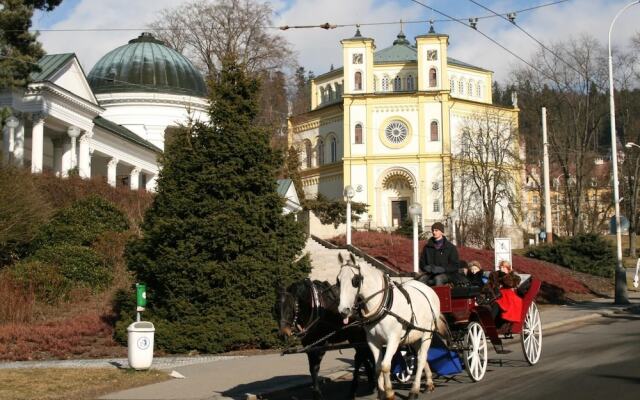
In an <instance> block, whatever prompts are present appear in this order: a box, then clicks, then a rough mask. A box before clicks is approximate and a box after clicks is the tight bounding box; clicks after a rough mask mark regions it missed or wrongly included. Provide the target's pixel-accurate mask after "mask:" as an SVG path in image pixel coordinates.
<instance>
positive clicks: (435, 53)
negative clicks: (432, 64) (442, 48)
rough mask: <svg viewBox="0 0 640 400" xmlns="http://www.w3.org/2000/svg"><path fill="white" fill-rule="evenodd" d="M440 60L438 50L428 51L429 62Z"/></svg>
mask: <svg viewBox="0 0 640 400" xmlns="http://www.w3.org/2000/svg"><path fill="white" fill-rule="evenodd" d="M437 59H438V50H427V61H436V60H437Z"/></svg>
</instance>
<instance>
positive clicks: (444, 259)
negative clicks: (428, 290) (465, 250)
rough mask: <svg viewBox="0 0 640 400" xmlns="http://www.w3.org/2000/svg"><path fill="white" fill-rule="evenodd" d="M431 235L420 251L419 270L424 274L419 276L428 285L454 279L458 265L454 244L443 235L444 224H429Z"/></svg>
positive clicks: (444, 282)
mask: <svg viewBox="0 0 640 400" xmlns="http://www.w3.org/2000/svg"><path fill="white" fill-rule="evenodd" d="M431 233H432V234H433V236H432V237H430V238H429V240H428V241H427V244H425V245H424V247H423V248H422V253H420V271H422V272H424V275H423V276H422V277H421V278H419V279H420V280H421V281H423V282H425V283H426V284H427V285H429V286H434V285H444V284H446V283H448V282H449V281H451V280H455V276H456V275H457V274H458V268H459V267H460V261H459V259H458V250H457V249H456V246H455V245H454V244H453V243H451V242H450V241H448V240H447V238H446V237H445V236H444V225H442V223H441V222H436V223H435V224H433V225H431Z"/></svg>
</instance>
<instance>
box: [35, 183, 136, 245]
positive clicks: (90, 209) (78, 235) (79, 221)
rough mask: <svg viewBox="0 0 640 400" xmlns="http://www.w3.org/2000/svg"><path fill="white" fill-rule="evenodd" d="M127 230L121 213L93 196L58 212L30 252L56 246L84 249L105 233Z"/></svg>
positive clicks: (111, 205) (40, 234) (44, 227)
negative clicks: (63, 244) (76, 246)
mask: <svg viewBox="0 0 640 400" xmlns="http://www.w3.org/2000/svg"><path fill="white" fill-rule="evenodd" d="M127 229H129V222H128V221H127V218H126V217H125V216H124V214H123V213H122V211H120V210H119V209H118V208H117V207H116V206H114V205H113V204H112V203H110V202H108V201H107V200H105V199H103V198H101V197H98V196H95V195H93V196H89V197H87V198H84V199H82V200H78V201H76V202H75V203H73V204H72V205H71V206H70V207H67V208H65V209H62V210H60V211H58V212H57V213H56V214H55V215H54V216H53V218H52V219H51V221H50V222H49V223H48V224H46V225H45V226H43V227H42V229H41V230H40V233H39V234H38V236H37V238H36V239H35V241H34V244H33V246H32V248H36V249H37V248H39V247H41V246H45V245H53V244H57V243H69V244H74V245H84V246H88V245H90V244H91V243H93V242H94V241H95V240H96V239H97V238H98V236H100V234H102V233H104V232H106V231H113V232H124V231H126V230H127Z"/></svg>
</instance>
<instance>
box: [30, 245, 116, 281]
mask: <svg viewBox="0 0 640 400" xmlns="http://www.w3.org/2000/svg"><path fill="white" fill-rule="evenodd" d="M30 259H32V260H35V261H41V262H45V263H48V264H52V265H55V266H57V267H58V268H59V269H60V274H62V276H64V277H65V278H66V279H68V280H69V281H70V282H72V283H73V284H79V285H83V286H87V287H89V288H91V289H103V288H105V287H107V286H108V285H109V283H111V279H112V276H111V271H110V270H109V269H108V268H107V267H106V266H105V263H104V260H103V259H102V258H101V257H100V256H99V255H98V254H97V253H96V252H95V251H93V250H92V249H90V248H89V247H84V246H77V245H73V244H68V243H60V244H55V245H51V246H45V247H42V248H41V249H39V250H38V251H36V252H35V254H34V255H33V256H32V257H30Z"/></svg>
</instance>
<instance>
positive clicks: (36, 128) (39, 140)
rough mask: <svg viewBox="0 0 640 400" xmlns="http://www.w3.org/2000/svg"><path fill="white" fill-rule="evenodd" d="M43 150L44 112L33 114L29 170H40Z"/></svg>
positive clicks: (34, 171) (35, 171)
mask: <svg viewBox="0 0 640 400" xmlns="http://www.w3.org/2000/svg"><path fill="white" fill-rule="evenodd" d="M43 151H44V114H33V127H32V128H31V172H33V173H40V172H42V160H43V156H44V154H43Z"/></svg>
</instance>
